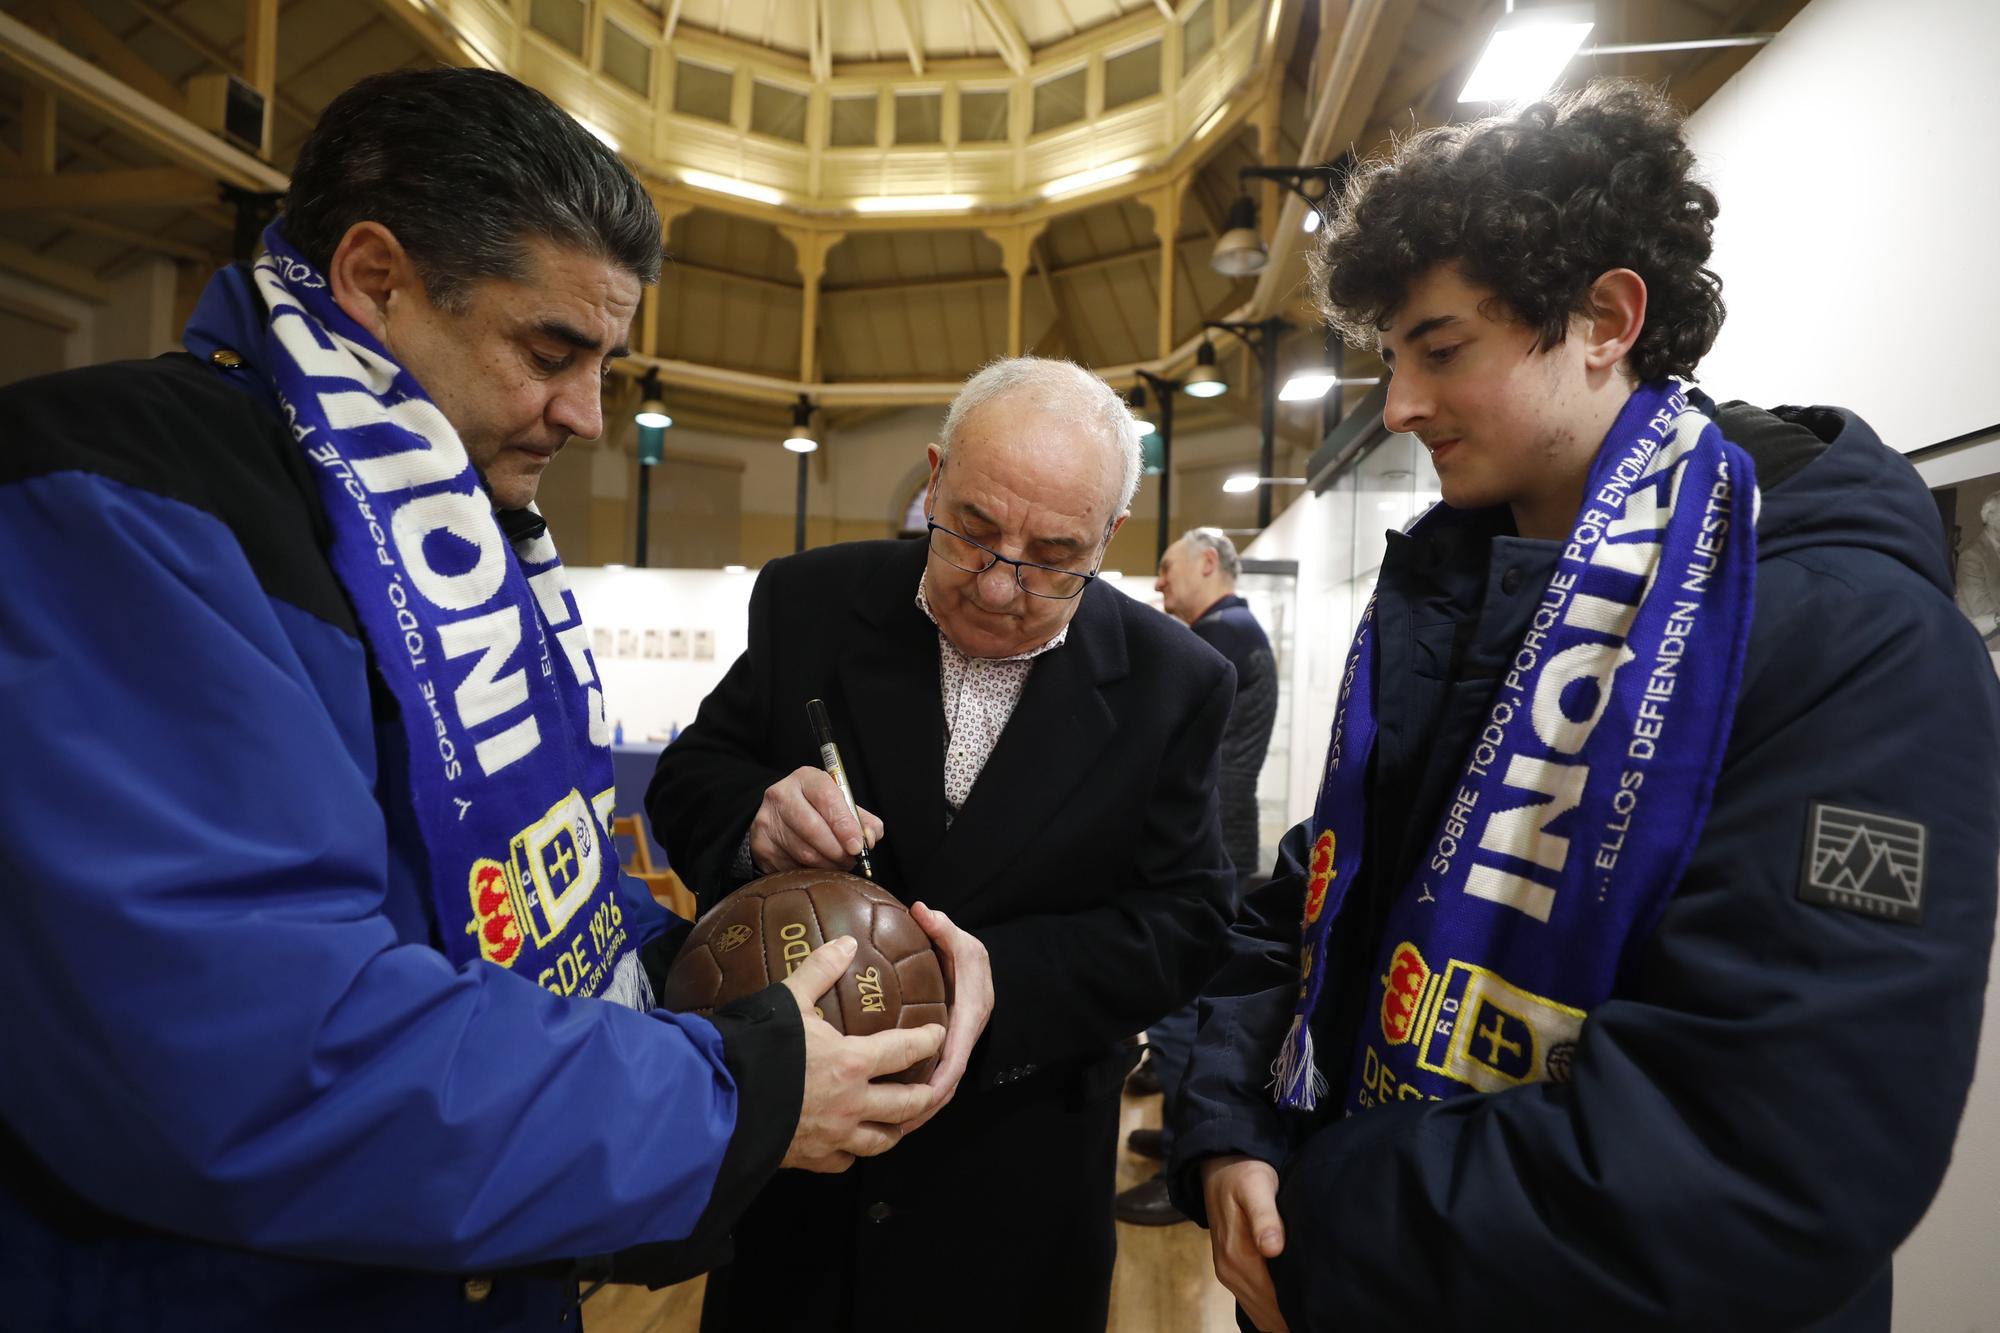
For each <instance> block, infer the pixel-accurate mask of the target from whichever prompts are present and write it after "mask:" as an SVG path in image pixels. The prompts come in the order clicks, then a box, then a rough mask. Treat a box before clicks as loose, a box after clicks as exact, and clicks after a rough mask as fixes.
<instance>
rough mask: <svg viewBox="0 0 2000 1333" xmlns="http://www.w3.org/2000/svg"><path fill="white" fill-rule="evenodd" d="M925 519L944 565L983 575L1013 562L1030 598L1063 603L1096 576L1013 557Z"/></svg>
mask: <svg viewBox="0 0 2000 1333" xmlns="http://www.w3.org/2000/svg"><path fill="white" fill-rule="evenodd" d="M924 522H925V524H926V526H928V527H929V528H930V542H931V551H932V552H933V553H934V554H936V555H937V556H938V557H939V558H941V559H942V560H943V561H944V562H945V563H946V564H948V565H950V566H952V567H953V568H954V569H962V570H964V571H965V572H966V573H968V574H984V573H985V572H986V571H987V570H989V569H991V568H993V566H994V564H995V563H999V564H1003V565H1012V566H1013V567H1014V582H1015V583H1017V584H1019V585H1020V587H1021V591H1022V592H1024V593H1027V594H1028V596H1030V597H1047V598H1049V599H1050V600H1052V601H1057V602H1066V601H1068V600H1069V599H1070V598H1072V597H1074V596H1076V595H1077V594H1078V593H1080V592H1082V591H1083V589H1084V585H1085V584H1087V583H1089V582H1090V581H1091V580H1092V579H1094V578H1096V577H1097V573H1096V571H1095V570H1089V571H1086V570H1081V569H1058V568H1057V567H1056V566H1054V565H1038V564H1036V563H1034V562H1033V561H1032V560H1013V559H1010V558H1008V557H1007V556H1004V555H1001V554H1000V553H999V552H998V551H995V550H992V549H990V548H988V547H985V546H981V545H980V544H979V543H978V542H976V541H974V540H972V538H970V537H966V536H962V535H960V534H959V533H956V532H953V531H952V530H951V529H950V528H947V527H945V526H944V525H943V524H941V523H939V522H938V521H937V520H936V519H934V518H931V517H930V516H929V515H925V517H924Z"/></svg>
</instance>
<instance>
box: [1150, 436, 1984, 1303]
mask: <svg viewBox="0 0 2000 1333" xmlns="http://www.w3.org/2000/svg"><path fill="white" fill-rule="evenodd" d="M1718 420H1719V423H1720V424H1721V426H1722V428H1723V431H1724V433H1725V434H1726V435H1728V436H1729V437H1730V438H1731V439H1732V440H1735V441H1736V442H1737V443H1739V444H1741V445H1743V446H1744V447H1745V448H1746V449H1748V450H1749V451H1750V453H1751V455H1752V457H1753V458H1754V459H1755V460H1756V463H1757V468H1758V476H1759V481H1760V484H1761V487H1762V493H1763V512H1762V516H1761V520H1760V522H1759V524H1758V541H1759V549H1758V566H1757V581H1756V612H1755V620H1754V623H1753V627H1752V632H1751V639H1750V645H1749V651H1748V657H1747V659H1746V663H1745V667H1744V673H1743V683H1742V688H1741V691H1740V693H1739V695H1738V698H1737V704H1736V714H1735V722H1734V727H1733V731H1732V734H1731V737H1730V742H1729V746H1728V750H1727V752H1726V754H1725V757H1724V760H1723V767H1722V771H1721V774H1720V776H1719V777H1718V779H1717V782H1716V788H1715V798H1714V805H1713V808H1712V810H1711V812H1710V814H1709V817H1708V822H1707V824H1706V825H1705V826H1704V827H1703V829H1702V830H1701V832H1700V836H1699V840H1698V842H1697V844H1696V849H1695V852H1694V856H1693V860H1692V862H1691V863H1690V865H1689V867H1688V870H1687V873H1686V875H1685V877H1684V878H1683V880H1682V882H1681V884H1680V886H1679V888H1678V890H1677V891H1676V893H1675V894H1674V896H1673V897H1672V899H1671V900H1670V901H1669V903H1668V906H1667V908H1666V911H1665V914H1664V916H1663V917H1662V919H1661V921H1660V923H1659V925H1658V927H1657V928H1656V929H1655V931H1654V932H1653V934H1652V935H1651V937H1650V938H1649V940H1648V941H1647V943H1646V946H1645V949H1644V952H1643V956H1642V961H1641V964H1640V966H1639V968H1638V969H1637V974H1636V976H1635V977H1634V978H1633V979H1632V980H1631V983H1630V984H1629V986H1627V987H1626V988H1624V989H1622V990H1621V992H1620V993H1618V994H1616V995H1614V996H1613V998H1611V999H1610V1000H1608V1001H1607V1002H1605V1003H1604V1004H1601V1005H1600V1006H1598V1007H1597V1008H1596V1009H1595V1010H1594V1011H1592V1013H1591V1015H1590V1017H1589V1019H1588V1020H1587V1021H1586V1022H1585V1024H1584V1027H1583V1032H1582V1037H1581V1039H1580V1042H1579V1044H1578V1049H1577V1052H1576V1055H1575V1058H1574V1061H1573V1064H1572V1081H1570V1082H1569V1083H1566V1084H1553V1083H1538V1084H1533V1085H1530V1086H1526V1087H1521V1088H1516V1089H1512V1090H1509V1091H1507V1092H1502V1093H1496V1094H1491V1095H1468V1096H1462V1097H1458V1098H1454V1099H1451V1100H1448V1101H1444V1102H1433V1103H1424V1102H1398V1103H1394V1104H1391V1105H1387V1106H1384V1107H1381V1108H1378V1109H1374V1110H1369V1111H1365V1112H1362V1113H1360V1114H1357V1115H1355V1116H1353V1117H1350V1118H1346V1119H1341V1118H1339V1112H1338V1107H1339V1106H1340V1104H1341V1102H1342V1100H1343V1099H1342V1097H1341V1096H1340V1095H1339V1093H1340V1091H1341V1090H1343V1089H1344V1086H1345V1077H1346V1071H1347V1069H1348V1063H1347V1061H1348V1056H1349V1053H1350V1052H1351V1050H1352V1048H1353V1042H1354V1040H1355V1037H1356V1035H1357V1033H1358V1032H1359V1030H1360V1024H1361V1023H1362V1022H1363V1021H1365V1016H1364V1014H1363V1012H1362V1010H1363V1005H1364V1002H1365V998H1366V995H1367V994H1368V988H1367V982H1368V980H1369V976H1368V972H1369V969H1370V968H1371V966H1372V964H1373V962H1374V959H1375V958H1376V957H1377V952H1376V951H1377V949H1378V947H1379V946H1380V945H1381V943H1382V940H1381V933H1382V927H1383V920H1384V917H1385V915H1386V912H1387V909H1388V904H1389V899H1390V895H1391V893H1392V892H1393V891H1394V888H1395V887H1396V886H1399V885H1402V884H1405V883H1407V882H1408V880H1409V878H1410V874H1411V871H1412V869H1413V868H1414V866H1415V864H1416V862H1417V860H1418V858H1419V857H1420V856H1421V854H1422V847H1421V844H1422V842H1423V839H1424V838H1425V837H1426V835H1427V834H1428V832H1429V830H1430V829H1432V828H1433V827H1434V826H1435V823H1436V820H1437V817H1438V813H1439V810H1440V807H1441V804H1442V802H1443V800H1444V799H1445V792H1446V791H1447V790H1448V788H1449V785H1450V783H1451V782H1452V780H1453V779H1454V778H1455V776H1456V775H1457V773H1458V771H1459V768H1460V766H1461V765H1462V763H1463V760H1464V755H1465V753H1466V749H1467V746H1468V744H1469V742H1470V737H1471V735H1472V734H1473V732H1474V731H1475V730H1476V728H1477V726H1478V723H1479V720H1481V719H1482V718H1483V717H1484V715H1485V712H1486V710H1487V707H1488V705H1489V703H1490V701H1491V698H1492V694H1493V691H1494V688H1495V686H1496V682H1497V678H1498V675H1499V673H1500V670H1501V664H1502V663H1503V662H1504V661H1505V660H1506V658H1507V657H1508V656H1509V654H1510V653H1511V650H1512V649H1513V647H1514V646H1515V645H1516V644H1517V643H1518V642H1519V640H1520V638H1521V635H1522V632H1523V630H1524V628H1525V625H1526V622H1527V619H1528V617H1529V615H1530V614H1531V613H1532V611H1533V609H1534V607H1535V606H1536V605H1537V603H1538V602H1539V600H1540V598H1541V596H1542V592H1543V590H1544V587H1545V585H1546V583H1547V579H1548V576H1549V574H1550V573H1551V572H1552V571H1553V569H1554V566H1555V561H1556V557H1557V549H1556V544H1555V543H1550V542H1539V541H1529V540H1524V539H1521V538H1519V537H1515V536H1512V535H1511V532H1512V529H1511V526H1509V525H1508V520H1507V518H1506V514H1505V511H1504V510H1502V511H1497V512H1487V513H1483V514H1476V515H1467V516H1466V521H1465V522H1463V523H1460V524H1456V525H1451V526H1449V527H1447V528H1446V529H1445V530H1443V531H1439V532H1437V533H1435V534H1434V535H1430V536H1427V537H1425V538H1422V539H1411V538H1408V537H1403V536H1396V535H1393V534H1392V537H1391V541H1390V547H1389V552H1388V554H1387V557H1386V558H1385V560H1384V562H1383V566H1382V572H1381V577H1380V581H1379V583H1378V585H1377V599H1378V600H1377V604H1376V605H1377V616H1378V624H1379V631H1378V642H1379V644H1380V652H1381V657H1380V659H1379V667H1378V670H1377V673H1376V680H1377V687H1376V693H1377V700H1376V704H1377V709H1378V716H1379V717H1380V719H1381V735H1380V739H1379V741H1378V748H1377V751H1376V755H1375V760H1374V764H1375V768H1374V772H1373V774H1372V777H1371V782H1372V801H1371V810H1370V819H1371V824H1370V827H1369V830H1368V849H1369V850H1368V856H1367V859H1366V860H1365V861H1364V864H1363V866H1362V868H1361V871H1360V874H1359V876H1358V877H1357V880H1356V883H1355V885H1354V887H1353V888H1352V889H1351V890H1350V893H1349V898H1348V903H1347V906H1346V907H1345V908H1344V909H1343V912H1342V916H1341V918H1340V919H1339V920H1338V921H1337V923H1336V925H1335V929H1334V935H1333V937H1332V939H1331V940H1330V941H1329V946H1328V947H1329V949H1330V950H1331V951H1332V952H1330V953H1329V961H1330V962H1331V963H1332V964H1333V967H1334V970H1333V971H1332V972H1331V973H1330V974H1329V975H1330V976H1331V977H1332V978H1335V979H1336V980H1337V983H1338V984H1337V988H1336V989H1335V990H1333V991H1330V992H1329V993H1328V994H1327V995H1326V996H1324V997H1323V998H1322V1001H1321V1008H1320V1013H1319V1015H1318V1016H1317V1017H1316V1021H1315V1026H1314V1038H1315V1041H1316V1043H1317V1045H1318V1050H1319V1056H1320V1065H1321V1068H1322V1069H1324V1070H1326V1071H1328V1074H1329V1078H1330V1080H1331V1081H1332V1082H1333V1083H1334V1085H1335V1089H1336V1095H1334V1096H1333V1097H1330V1098H1329V1099H1328V1104H1329V1105H1330V1107H1331V1109H1328V1108H1327V1107H1323V1108H1322V1110H1321V1111H1320V1112H1318V1113H1316V1114H1313V1115H1311V1116H1294V1115H1292V1114H1291V1113H1286V1114H1285V1115H1284V1116H1283V1117H1282V1118H1281V1116H1280V1113H1279V1112H1277V1111H1276V1110H1275V1109H1274V1108H1273V1106H1272V1104H1271V1101H1270V1094H1269V1092H1268V1090H1267V1085H1268V1084H1269V1081H1270V1076H1269V1073H1268V1067H1269V1065H1270V1062H1271V1059H1272V1055H1273V1054H1274V1052H1275V1051H1276V1049H1277V1043H1278V1041H1279V1038H1280V1037H1281V1036H1282V1034H1283V1032H1284V1031H1285V1027H1286V1024H1287V1022H1288V1021H1289V1017H1290V1011H1291V1005H1292V1002H1293V1000H1294V999H1295V998H1296V995H1297V986H1298V980H1297V941H1298V929H1299V920H1300V916H1301V905H1302V900H1303V882H1304V881H1303V875H1302V873H1301V870H1300V867H1301V864H1302V863H1303V861H1304V859H1305V853H1306V850H1307V841H1308V835H1307V834H1306V831H1305V829H1304V827H1303V826H1301V827H1300V828H1297V829H1294V830H1293V831H1292V833H1291V834H1290V835H1288V837H1287V839H1286V841H1285V845H1284V847H1283V849H1282V851H1281V854H1280V857H1279V861H1278V865H1277V878H1276V879H1275V880H1274V881H1273V882H1272V883H1271V884H1270V885H1269V886H1268V887H1267V888H1265V889H1262V890H1260V891H1259V892H1258V894H1257V895H1256V896H1255V897H1254V898H1253V900H1252V903H1251V904H1250V910H1249V911H1248V912H1246V915H1245V917H1244V919H1243V920H1242V921H1241V922H1239V925H1238V928H1237V931H1236V933H1235V936H1234V938H1233V942H1232V955H1231V959H1230V962H1229V963H1228V964H1227V965H1226V966H1225V968H1224V971H1223V973H1222V974H1221V975H1220V976H1219V977H1218V978H1217V980H1216V981H1215V982H1214V983H1212V984H1211V986H1210V989H1209V991H1208V993H1207V994H1206V995H1205V996H1204V998H1203V1000H1202V1009H1203V1020H1204V1021H1203V1027H1202V1031H1201V1036H1200V1039H1199V1042H1198V1044H1197V1047H1196V1051H1195V1056H1194V1061H1193V1067H1192V1069H1191V1070H1190V1073H1189V1076H1188V1079H1187V1081H1186V1083H1185V1084H1184V1085H1183V1087H1184V1092H1183V1123H1182V1124H1181V1126H1180V1129H1179V1136H1178V1138H1177V1141H1176V1148H1175V1161H1174V1163H1173V1167H1172V1172H1173V1183H1174V1190H1175V1193H1176V1197H1177V1199H1178V1200H1179V1202H1180V1204H1181V1206H1182V1207H1183V1208H1185V1209H1188V1210H1189V1211H1190V1212H1192V1213H1193V1214H1194V1215H1195V1216H1197V1217H1199V1216H1201V1215H1202V1207H1201V1205H1202V1200H1201V1196H1200V1189H1199V1178H1198V1174H1197V1171H1196V1166H1197V1164H1198V1162H1199V1161H1200V1160H1201V1159H1203V1158H1205V1157H1209V1156H1213V1155H1216V1154H1221V1153H1232V1152H1241V1153H1248V1154H1250V1155H1252V1156H1256V1157H1259V1158H1262V1159H1264V1160H1266V1161H1269V1162H1272V1163H1274V1164H1277V1165H1278V1166H1279V1169H1280V1178H1281V1182H1282V1184H1281V1188H1280V1195H1279V1205H1280V1211H1281V1213H1282V1214H1283V1217H1284V1221H1285V1226H1286V1249H1285V1252H1284V1254H1283V1255H1282V1256H1281V1257H1280V1258H1279V1259H1278V1260H1277V1261H1276V1263H1275V1264H1274V1265H1273V1276H1274V1279H1275V1281H1276V1283H1277V1289H1278V1297H1279V1302H1280V1304H1281V1306H1282V1307H1283V1309H1284V1311H1285V1314H1286V1318H1287V1321H1288V1322H1289V1323H1290V1325H1291V1327H1292V1328H1293V1329H1294V1330H1295V1331H1296V1333H1303V1331H1304V1330H1306V1329H1325V1328H1343V1329H1376V1328H1390V1327H1395V1328H1433V1329H1447V1328H1480V1329H1513V1328H1522V1329H1527V1328H1550V1327H1560V1328H1577V1329H1617V1330H1621V1331H1628V1330H1629V1331H1637V1330H1648V1329H1670V1328H1695V1327H1699V1328H1702V1329H1705V1330H1730V1329H1744V1330H1756V1331H1757V1333H1774V1331H1775V1330H1805V1329H1810V1330H1836V1329H1838V1330H1874V1331H1879V1330H1884V1329H1886V1328H1887V1327H1888V1311H1889V1304H1890V1271H1889V1265H1890V1257H1891V1255H1892V1253H1893V1252H1894V1250H1895V1248H1896V1246H1897V1245H1898V1244H1899V1243H1900V1242H1901V1241H1902V1239H1903V1238H1904V1237H1905V1236H1906V1235H1908V1233H1909V1232H1910V1230H1911V1229H1912V1228H1913V1227H1914V1226H1915V1225H1916V1223H1917V1220H1918V1219H1919V1218H1920V1217H1921V1216H1922V1214H1923V1212H1924V1210H1925V1208H1926V1207H1927V1206H1928V1205H1929V1203H1930V1200H1931V1198H1932V1196H1933V1195H1934V1194H1935V1192H1936V1190H1937V1187H1938V1183H1939V1181H1940V1180H1941V1178H1942V1177H1943V1174H1944V1170H1945V1166H1946V1164H1947V1162H1948V1161H1949V1159H1950V1155H1951V1147H1952V1140H1953V1137H1954V1134H1955V1133H1956V1130H1957V1126H1958V1120H1959V1115H1960V1112H1961V1110H1962V1109H1963V1106H1964V1102H1965V1097H1966V1092H1967V1088H1968V1086H1969V1084H1970V1081H1971V1077H1972V1066H1973V1053H1974V1049H1975V1047H1976V1044H1977V1041H1978V1034H1979V1021H1980V1014H1981V996H1982V993H1983V990H1984V986H1985V981H1986V971H1987V959H1988V952H1989V949H1990V946H1991V943H1992V932H1993V916H1994V896H1995V894H1994V891H1995V876H1994V867H1995V859H1996V852H2000V832H1996V831H1997V830H2000V764H1996V762H1995V755H1996V754H2000V687H1996V682H1995V679H1994V674H1993V669H1992V666H1991V664H1990V662H1989V661H1988V659H1987V656H1986V653H1985V652H1984V651H1983V649H1982V648H1981V646H1980V643H1979V641H1978V637H1977V635H1975V634H1974V633H1973V631H1972V628H1971V626H1970V625H1969V624H1967V622H1966V620H1965V618H1964V617H1963V616H1961V615H1960V614H1959V613H1958V612H1957V610H1956V609H1955V608H1954V607H1953V605H1952V601H1951V597H1950V593H1949V581H1948V575H1947V571H1946V565H1945V556H1944V547H1943V541H1942V537H1941V533H1940V530H1939V526H1938V521H1937V510H1936V506H1935V505H1934V504H1933V503H1932V502H1931V499H1930V497H1929V495H1928V494H1927V493H1926V491H1925V489H1924V486H1923V484H1922V483H1921V482H1920V481H1919V480H1918V478H1917V476H1916V474H1915V472H1914V470H1913V469H1912V468H1911V467H1910V465H1909V464H1908V463H1907V462H1906V461H1905V460H1904V459H1902V458H1901V457H1900V456H1898V455H1897V454H1895V453H1894V452H1892V451H1891V450H1889V449H1887V448H1885V447H1884V446H1883V445H1882V444H1881V443H1880V442H1879V441H1878V440H1877V439H1876V438H1875V436H1874V434H1873V433H1872V432H1871V431H1870V430H1869V429H1868V428H1867V426H1866V425H1864V424H1863V423H1862V422H1860V421H1859V420H1857V419H1856V418H1855V417H1854V416H1852V415H1851V414H1849V413H1846V412H1843V411H1837V410H1835V409H1830V408H1811V409H1790V408H1787V409H1779V412H1778V414H1777V415H1771V414H1767V413H1763V412H1760V411H1758V410H1757V409H1754V408H1746V407H1743V406H1741V405H1735V404H1732V405H1731V406H1730V407H1728V408H1726V409H1723V410H1722V411H1721V413H1720V415H1719V417H1718ZM1516 571H1518V573H1517V572H1516ZM1819 802H1825V803H1828V804H1832V805H1835V806H1841V807H1847V808H1853V809H1859V810H1864V811H1869V812H1875V813H1878V814H1881V815H1886V816H1893V817H1897V818H1900V819H1904V820H1909V821H1914V822H1916V823H1919V824H1921V825H1922V826H1923V827H1924V829H1925V840H1926V852H1925V861H1924V866H1923V874H1922V900H1921V910H1922V918H1921V922H1920V923H1905V922H1900V921H1893V920H1884V919H1881V918H1879V917H1873V916H1869V915H1866V914H1862V913H1857V912H1853V911H1848V910H1843V909H1840V908H1835V907H1828V906H1822V905H1819V904H1818V903H1817V902H1815V901H1811V900H1809V899H1808V898H1807V897H1804V896H1802V894H1801V884H1802V864H1803V861H1804V856H1805V846H1806V839H1807V829H1808V819H1809V817H1810V812H1811V810H1812V808H1813V807H1814V805H1815V803H1819Z"/></svg>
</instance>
